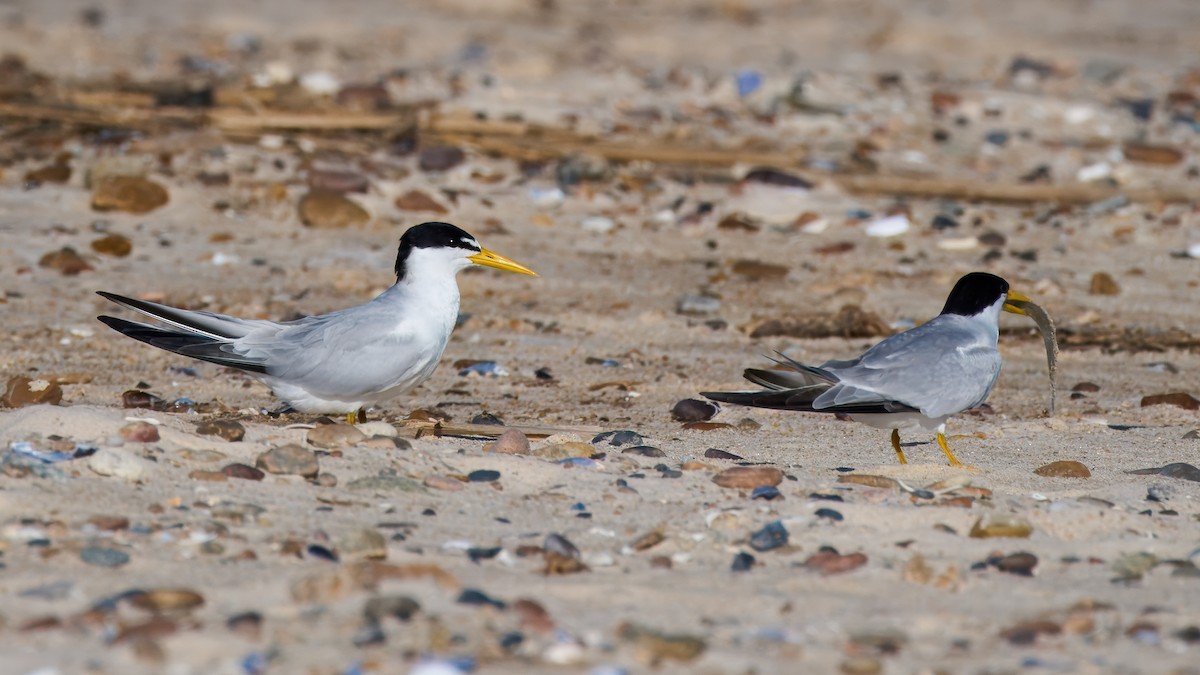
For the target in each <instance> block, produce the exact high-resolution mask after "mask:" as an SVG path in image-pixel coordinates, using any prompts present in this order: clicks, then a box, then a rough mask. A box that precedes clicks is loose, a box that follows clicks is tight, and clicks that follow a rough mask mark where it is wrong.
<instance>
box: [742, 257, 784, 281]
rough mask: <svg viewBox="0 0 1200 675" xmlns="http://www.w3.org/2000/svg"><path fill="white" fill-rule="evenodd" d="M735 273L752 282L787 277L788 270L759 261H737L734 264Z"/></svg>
mask: <svg viewBox="0 0 1200 675" xmlns="http://www.w3.org/2000/svg"><path fill="white" fill-rule="evenodd" d="M733 273H734V274H736V275H738V276H741V277H745V278H747V279H749V280H751V281H762V280H774V279H782V278H784V277H786V276H787V275H788V268H787V267H786V266H784V265H774V264H772V263H765V262H762V261H759V260H737V261H735V262H734V263H733Z"/></svg>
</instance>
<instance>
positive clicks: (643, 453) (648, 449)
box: [621, 445, 667, 457]
mask: <svg viewBox="0 0 1200 675" xmlns="http://www.w3.org/2000/svg"><path fill="white" fill-rule="evenodd" d="M621 454H622V455H637V456H639V457H666V456H667V453H665V452H663V451H662V449H661V448H656V447H654V446H653V445H635V446H633V447H631V448H625V449H623V450H621Z"/></svg>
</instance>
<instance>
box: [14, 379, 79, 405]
mask: <svg viewBox="0 0 1200 675" xmlns="http://www.w3.org/2000/svg"><path fill="white" fill-rule="evenodd" d="M62 397H63V390H62V387H60V386H58V384H57V383H55V382H53V381H51V380H46V379H42V378H38V379H36V380H35V379H33V378H29V377H25V376H24V375H17V376H16V377H13V378H10V379H9V380H8V385H7V386H6V387H5V390H4V395H3V396H0V407H4V408H23V407H25V406H28V405H58V404H59V403H61V402H62Z"/></svg>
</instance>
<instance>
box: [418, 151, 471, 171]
mask: <svg viewBox="0 0 1200 675" xmlns="http://www.w3.org/2000/svg"><path fill="white" fill-rule="evenodd" d="M466 158H467V155H466V153H464V152H463V151H462V150H460V149H458V148H456V147H454V146H450V145H440V146H435V147H432V148H428V149H425V150H422V151H421V154H420V156H419V157H418V158H417V166H419V167H421V170H422V171H447V170H449V169H453V168H454V167H456V166H458V165H459V164H462V163H463V160H465V159H466Z"/></svg>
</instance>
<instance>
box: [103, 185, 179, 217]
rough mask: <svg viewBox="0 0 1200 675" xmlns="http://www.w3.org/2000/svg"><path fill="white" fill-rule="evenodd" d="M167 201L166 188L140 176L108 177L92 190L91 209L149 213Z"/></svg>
mask: <svg viewBox="0 0 1200 675" xmlns="http://www.w3.org/2000/svg"><path fill="white" fill-rule="evenodd" d="M168 201H170V196H169V195H168V194H167V189H166V188H164V187H163V186H161V185H159V184H158V183H155V182H154V181H152V180H150V179H148V178H142V177H140V176H108V177H106V178H103V179H102V180H100V181H99V182H97V183H96V186H95V188H94V189H93V190H92V208H93V209H95V210H97V211H123V212H125V213H135V214H141V213H149V212H151V211H153V210H154V209H157V208H159V207H160V206H163V205H165V204H166V203H167V202H168Z"/></svg>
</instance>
